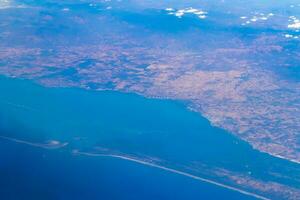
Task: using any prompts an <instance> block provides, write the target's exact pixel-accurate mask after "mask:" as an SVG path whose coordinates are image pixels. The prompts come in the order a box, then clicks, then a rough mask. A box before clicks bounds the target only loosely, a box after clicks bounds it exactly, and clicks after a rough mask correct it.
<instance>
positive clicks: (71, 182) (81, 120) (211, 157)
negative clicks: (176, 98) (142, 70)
mask: <svg viewBox="0 0 300 200" xmlns="http://www.w3.org/2000/svg"><path fill="white" fill-rule="evenodd" d="M0 91H1V100H0V133H1V136H4V137H8V138H10V139H8V140H7V139H1V141H0V142H1V145H0V149H1V150H0V152H1V154H0V173H1V180H0V184H1V186H0V190H1V194H4V196H5V197H7V198H5V199H128V200H129V199H130V200H131V199H224V198H225V197H226V199H248V198H249V199H250V198H251V197H248V196H246V195H242V194H240V193H238V192H236V191H231V190H228V189H224V188H221V187H218V186H215V185H212V184H209V183H204V182H200V181H196V180H193V179H190V178H188V177H184V176H181V175H178V174H174V173H171V172H168V171H165V170H161V169H158V168H153V167H150V166H146V165H142V164H139V163H135V162H131V161H128V160H121V159H117V158H112V157H92V156H84V155H76V154H74V151H80V152H88V153H99V149H100V150H101V151H100V153H103V149H105V151H104V152H107V153H112V152H113V153H118V154H122V155H126V156H134V157H135V158H141V159H145V158H151V160H150V161H153V160H154V161H157V162H158V164H159V165H162V166H167V167H170V168H173V169H176V170H181V171H184V170H186V169H188V168H189V167H194V168H195V163H198V167H197V168H195V169H196V170H198V171H199V172H198V174H195V175H201V176H203V174H202V173H201V170H209V169H214V168H222V169H228V170H231V171H233V172H237V173H248V172H251V174H252V176H253V177H256V178H259V179H260V180H265V181H271V180H276V181H279V182H284V183H286V184H290V185H297V183H294V182H293V180H291V179H289V178H285V177H283V176H282V177H281V176H279V177H273V176H271V175H270V172H274V173H284V174H286V175H290V174H294V175H295V173H294V172H295V171H293V170H297V167H294V168H293V166H294V165H293V164H292V163H290V162H288V161H284V160H280V159H276V158H273V157H271V156H268V155H267V154H264V153H260V152H258V151H256V150H253V149H252V148H251V147H250V146H249V145H248V144H247V143H245V142H243V141H241V140H239V139H238V138H235V137H233V136H232V135H230V134H229V133H227V132H226V131H224V130H222V129H219V128H216V127H213V126H212V125H211V124H210V123H209V122H208V121H207V120H206V119H205V118H203V117H201V116H200V115H199V114H198V113H194V112H190V111H188V110H187V109H186V108H185V106H184V105H183V104H181V103H179V102H173V101H168V100H154V99H146V98H144V97H141V96H137V95H133V94H123V93H119V92H108V91H104V92H99V91H98V92H97V91H86V90H82V89H75V88H46V87H43V86H39V85H37V84H34V83H32V82H30V81H26V80H17V79H11V78H5V77H1V78H0ZM49 141H50V143H49ZM51 141H52V142H53V141H55V142H53V143H51ZM57 143H58V146H59V144H65V143H66V144H68V145H67V146H64V147H61V148H56V146H55V145H57ZM44 144H53V145H54V148H50V149H45V148H40V147H46V148H47V147H49V146H47V145H44ZM72 152H73V153H72ZM199 163H200V165H199ZM201 166H202V167H203V166H206V167H203V168H201ZM207 166H208V167H207ZM287 177H288V176H287ZM215 181H218V178H217V177H216V178H215Z"/></svg>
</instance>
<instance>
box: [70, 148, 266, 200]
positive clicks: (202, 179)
mask: <svg viewBox="0 0 300 200" xmlns="http://www.w3.org/2000/svg"><path fill="white" fill-rule="evenodd" d="M72 153H73V154H75V155H83V156H91V157H110V158H116V159H121V160H127V161H130V162H134V163H137V164H141V165H145V166H148V167H153V168H157V169H161V170H164V171H168V172H171V173H174V174H178V175H181V176H185V177H188V178H192V179H194V180H198V181H201V182H205V183H209V184H212V185H215V186H218V187H222V188H225V189H228V190H232V191H235V192H239V193H241V194H244V195H247V196H251V197H254V198H257V199H262V200H271V199H269V198H267V197H264V196H261V195H258V194H255V193H252V192H248V191H245V190H242V189H239V188H235V187H232V186H229V185H225V184H222V183H219V182H216V181H213V180H210V179H206V178H202V177H199V176H196V175H192V174H190V173H187V172H183V171H179V170H176V169H172V168H169V167H164V166H161V165H157V164H155V163H151V162H147V161H144V160H139V159H137V158H132V157H129V156H122V155H118V154H97V153H88V152H81V151H78V150H73V152H72Z"/></svg>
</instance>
